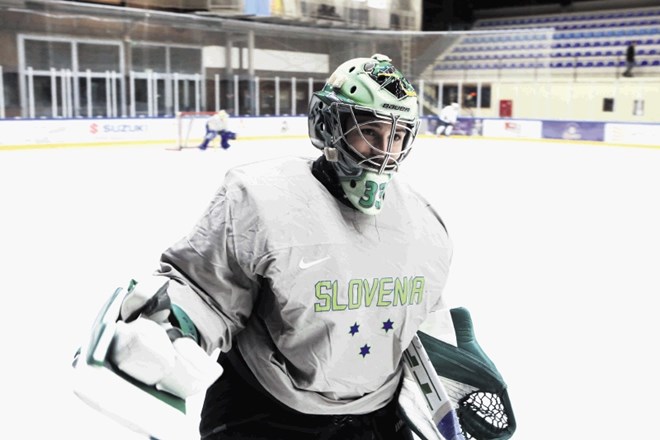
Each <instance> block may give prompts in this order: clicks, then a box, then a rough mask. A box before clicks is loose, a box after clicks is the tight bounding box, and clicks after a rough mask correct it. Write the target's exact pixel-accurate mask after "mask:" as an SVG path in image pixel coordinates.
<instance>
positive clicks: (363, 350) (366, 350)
mask: <svg viewBox="0 0 660 440" xmlns="http://www.w3.org/2000/svg"><path fill="white" fill-rule="evenodd" d="M369 350H371V347H369V346H368V345H367V344H364V345H363V346H362V347H360V355H361V356H362V357H363V358H364V357H365V356H367V355H368V354H369V353H370V351H369Z"/></svg>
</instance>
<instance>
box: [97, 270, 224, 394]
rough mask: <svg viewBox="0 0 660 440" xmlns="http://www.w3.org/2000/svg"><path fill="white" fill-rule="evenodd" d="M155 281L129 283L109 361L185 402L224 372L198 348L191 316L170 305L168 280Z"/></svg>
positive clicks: (123, 370)
mask: <svg viewBox="0 0 660 440" xmlns="http://www.w3.org/2000/svg"><path fill="white" fill-rule="evenodd" d="M151 278H152V279H149V280H148V281H146V282H141V283H139V284H138V283H137V282H135V281H132V282H131V285H130V286H129V289H128V293H127V295H126V298H125V299H124V301H123V303H122V305H121V315H120V318H121V320H120V321H119V322H117V328H116V331H115V334H114V337H113V341H112V346H111V347H110V352H109V360H110V362H111V363H112V364H114V365H115V366H116V367H117V368H118V369H119V370H121V371H122V372H124V373H126V374H127V375H129V376H130V377H132V378H134V379H136V380H138V381H140V382H142V383H144V384H145V385H149V386H154V387H155V388H156V389H158V390H161V391H166V392H168V393H170V394H173V395H175V396H177V397H180V398H183V399H185V398H187V397H189V396H192V395H194V394H196V393H198V392H200V391H203V390H205V389H206V388H208V387H209V386H210V385H211V384H212V383H213V382H214V381H215V380H216V379H217V378H218V377H220V375H221V374H222V367H221V366H220V365H219V364H218V363H217V362H215V361H214V360H213V359H212V358H211V357H210V356H208V355H207V354H206V352H205V351H204V350H203V349H202V348H201V347H200V346H199V345H198V339H199V338H198V334H197V329H196V328H195V326H194V324H193V323H192V321H190V318H188V315H186V314H185V312H183V310H181V309H180V308H178V307H177V306H176V305H174V304H171V302H170V298H169V295H168V294H167V285H168V282H169V280H167V279H164V278H162V277H151Z"/></svg>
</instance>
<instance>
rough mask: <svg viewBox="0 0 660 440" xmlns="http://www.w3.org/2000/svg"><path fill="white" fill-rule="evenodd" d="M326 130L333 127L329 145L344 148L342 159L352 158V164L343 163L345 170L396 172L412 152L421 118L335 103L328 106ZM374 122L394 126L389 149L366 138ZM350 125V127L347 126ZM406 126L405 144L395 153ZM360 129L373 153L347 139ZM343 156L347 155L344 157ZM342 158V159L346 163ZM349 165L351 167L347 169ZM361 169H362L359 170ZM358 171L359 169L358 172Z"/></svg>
mask: <svg viewBox="0 0 660 440" xmlns="http://www.w3.org/2000/svg"><path fill="white" fill-rule="evenodd" d="M324 110H325V111H324V113H325V115H324V116H325V118H323V119H324V120H325V121H324V122H325V129H326V130H328V129H329V130H330V132H331V136H330V139H329V141H330V142H329V145H328V146H330V147H331V148H336V149H338V150H340V151H341V152H342V153H344V154H343V155H340V157H341V158H343V159H344V161H345V160H346V159H348V160H349V161H350V162H352V163H351V164H348V163H342V165H343V167H342V168H343V169H344V171H345V172H348V171H349V170H350V169H353V172H352V173H350V174H359V170H362V169H364V170H369V171H374V172H377V173H378V174H382V173H393V172H396V171H397V170H398V169H399V166H400V164H401V162H402V161H403V159H405V158H406V156H407V155H408V154H409V153H410V150H411V148H412V144H413V142H414V140H415V137H416V136H417V132H418V130H419V125H420V121H419V120H406V119H404V118H402V117H401V116H399V115H396V114H392V113H389V112H379V111H377V110H375V109H372V108H369V107H364V106H360V105H352V104H346V103H342V102H333V103H331V104H330V105H328V106H325V109H324ZM374 124H388V125H389V126H391V127H392V129H391V130H390V136H389V139H388V142H387V144H386V146H385V148H382V149H381V148H378V147H376V146H374V145H372V144H371V143H370V142H369V141H368V140H367V139H366V137H365V135H364V133H363V132H362V129H363V128H365V127H369V126H373V125H374ZM348 126H350V128H348V129H347V128H346V127H348ZM400 129H403V130H404V132H405V134H404V136H403V141H402V143H401V150H400V151H397V152H392V147H393V145H394V142H395V138H396V136H397V135H399V134H400ZM354 131H356V132H357V133H358V135H359V136H360V137H361V138H362V140H363V141H364V142H365V143H366V144H367V145H368V146H369V148H370V154H366V155H365V154H363V153H361V152H359V151H358V150H357V149H356V148H355V147H354V146H353V145H351V144H350V142H349V141H348V140H347V136H348V135H349V134H350V133H352V132H354ZM342 156H343V157H342ZM344 161H342V160H341V159H340V162H344ZM347 168H348V169H347ZM355 168H358V169H359V170H355ZM356 171H357V172H356Z"/></svg>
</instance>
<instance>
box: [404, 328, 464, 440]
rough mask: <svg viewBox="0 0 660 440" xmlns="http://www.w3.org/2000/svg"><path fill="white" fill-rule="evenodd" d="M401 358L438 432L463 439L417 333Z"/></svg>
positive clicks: (451, 438) (456, 419)
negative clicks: (421, 395)
mask: <svg viewBox="0 0 660 440" xmlns="http://www.w3.org/2000/svg"><path fill="white" fill-rule="evenodd" d="M403 359H404V362H405V363H406V364H407V365H408V367H409V368H410V370H411V372H412V374H413V377H414V379H415V381H416V382H417V385H418V386H419V388H420V389H421V391H422V393H423V394H424V397H425V398H426V404H427V406H428V408H429V410H430V411H431V416H432V419H433V423H434V424H435V426H436V427H437V428H438V431H440V434H442V436H443V437H444V438H445V439H447V440H465V438H464V437H463V434H462V432H461V426H460V424H459V422H458V417H457V415H456V411H455V409H454V407H453V405H452V402H451V400H450V399H449V396H448V395H447V392H446V391H445V388H444V386H443V385H442V383H441V382H440V379H439V378H438V375H437V374H436V371H435V368H434V367H433V364H432V363H431V359H430V358H429V356H428V354H427V353H426V350H425V349H424V346H423V345H422V342H421V341H420V339H419V337H418V336H417V335H415V336H414V337H413V340H412V342H411V344H410V346H409V347H408V348H407V349H406V351H405V352H404V354H403Z"/></svg>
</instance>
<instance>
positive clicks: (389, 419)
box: [200, 350, 412, 440]
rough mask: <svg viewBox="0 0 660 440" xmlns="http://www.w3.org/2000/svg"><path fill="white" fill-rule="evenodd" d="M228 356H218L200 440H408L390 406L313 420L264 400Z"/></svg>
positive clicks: (239, 365) (237, 360)
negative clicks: (218, 374)
mask: <svg viewBox="0 0 660 440" xmlns="http://www.w3.org/2000/svg"><path fill="white" fill-rule="evenodd" d="M237 352H238V350H233V351H232V354H231V355H226V354H224V353H223V354H221V355H220V360H219V362H220V363H221V364H222V366H223V368H224V370H225V371H224V373H223V374H222V376H221V377H220V378H219V379H218V380H217V381H216V382H215V383H214V384H213V385H212V386H211V387H210V388H209V390H208V391H207V393H206V398H205V400H204V406H203V408H202V414H201V423H200V433H201V438H202V440H237V439H241V440H243V439H245V440H248V439H249V440H266V439H268V440H409V439H411V438H412V436H411V434H410V431H409V430H408V428H407V427H406V426H404V423H403V422H402V421H401V420H400V419H399V417H398V416H397V415H396V402H395V401H392V402H391V403H390V404H388V405H387V406H386V407H384V408H382V409H380V410H378V411H375V412H373V413H370V414H362V415H314V414H304V413H300V412H298V411H295V410H293V409H291V408H288V407H286V406H285V405H283V404H282V403H280V402H279V401H277V400H275V398H274V397H272V396H271V395H269V394H268V393H267V392H266V391H265V390H264V389H263V388H262V387H261V386H260V385H258V383H257V381H256V379H255V378H254V376H253V375H252V373H251V372H250V371H249V369H248V367H247V365H245V364H244V361H243V360H242V358H241V357H240V355H239V354H237Z"/></svg>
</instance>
